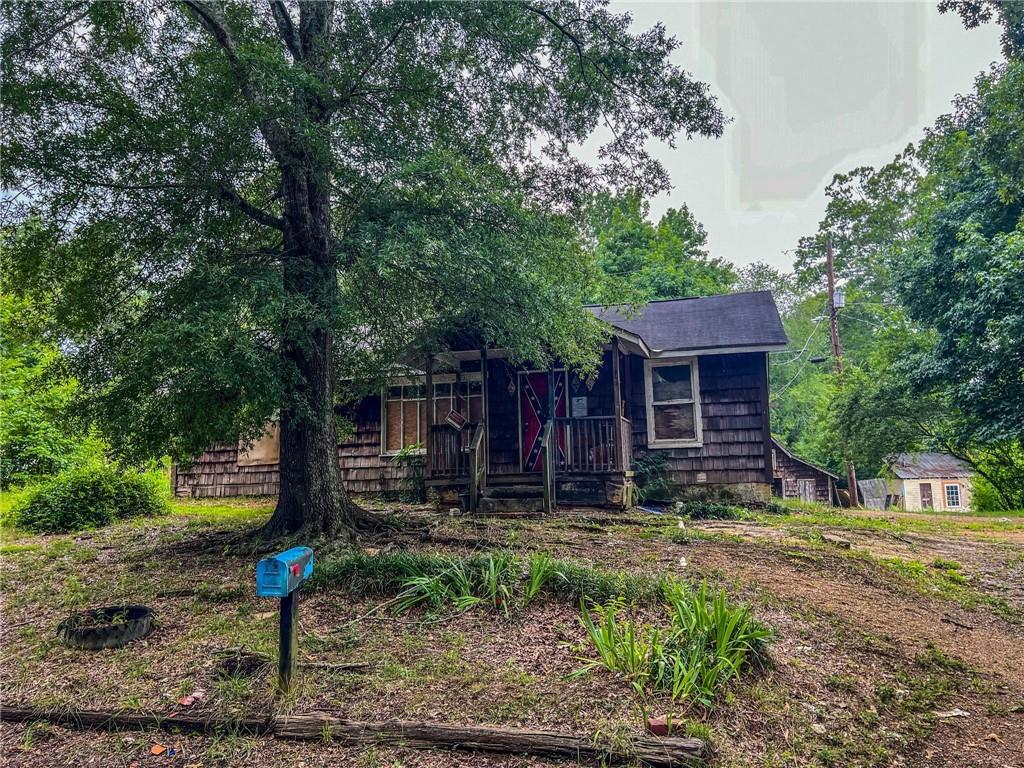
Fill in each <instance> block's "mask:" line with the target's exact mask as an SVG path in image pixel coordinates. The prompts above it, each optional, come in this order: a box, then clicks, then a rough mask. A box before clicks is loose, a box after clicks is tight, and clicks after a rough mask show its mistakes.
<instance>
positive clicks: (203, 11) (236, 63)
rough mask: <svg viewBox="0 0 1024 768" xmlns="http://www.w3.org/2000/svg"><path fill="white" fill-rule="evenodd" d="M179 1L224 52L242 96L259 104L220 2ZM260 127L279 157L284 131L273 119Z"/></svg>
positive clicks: (281, 152)
mask: <svg viewBox="0 0 1024 768" xmlns="http://www.w3.org/2000/svg"><path fill="white" fill-rule="evenodd" d="M181 2H182V5H184V6H185V7H186V8H188V9H189V10H190V11H191V12H192V14H193V15H194V16H195V17H196V18H197V19H198V20H199V23H200V24H201V25H202V27H203V29H205V30H206V31H207V32H209V33H210V36H211V37H213V39H214V40H215V41H216V42H217V44H218V45H219V46H220V48H221V50H222V51H224V55H225V56H226V57H227V60H228V65H229V66H230V67H231V72H232V74H233V75H234V76H235V80H236V81H237V82H238V87H239V89H240V90H241V91H242V95H243V96H245V98H246V100H248V101H249V103H251V104H253V105H255V106H260V105H261V104H262V102H263V99H262V97H261V94H260V93H259V91H258V90H257V89H256V86H255V85H254V84H253V82H252V79H251V78H250V77H249V70H248V67H247V66H246V65H245V64H244V63H243V62H242V59H241V57H239V55H238V46H237V44H236V43H235V40H234V38H232V37H231V31H230V30H229V29H228V24H227V19H226V18H225V17H224V12H223V8H222V6H221V4H220V3H219V2H207V1H206V0H181ZM259 128H260V132H261V133H262V134H263V138H264V139H266V141H267V144H268V145H270V149H271V151H272V152H274V154H275V155H277V156H278V159H281V158H282V157H283V155H284V151H285V148H286V145H287V140H288V137H287V134H286V133H285V131H284V130H283V129H282V128H281V126H279V125H278V124H277V123H276V122H274V121H273V120H260V121H259Z"/></svg>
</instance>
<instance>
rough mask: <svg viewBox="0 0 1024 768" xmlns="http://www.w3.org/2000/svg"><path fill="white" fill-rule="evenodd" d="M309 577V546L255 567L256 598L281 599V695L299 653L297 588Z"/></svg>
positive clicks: (260, 562)
mask: <svg viewBox="0 0 1024 768" xmlns="http://www.w3.org/2000/svg"><path fill="white" fill-rule="evenodd" d="M312 575H313V550H312V549H310V548H309V547H293V548H292V549H289V550H286V551H284V552H279V553H278V554H276V555H273V556H271V557H266V558H264V559H262V560H260V561H259V563H257V564H256V595H257V597H279V598H281V620H280V637H279V638H278V660H277V679H278V688H279V690H280V691H281V692H282V693H287V692H288V691H290V690H291V687H292V678H293V677H294V676H295V662H296V658H297V657H298V652H299V633H298V629H299V587H300V586H302V582H304V581H305V580H306V579H308V578H309V577H310V576H312Z"/></svg>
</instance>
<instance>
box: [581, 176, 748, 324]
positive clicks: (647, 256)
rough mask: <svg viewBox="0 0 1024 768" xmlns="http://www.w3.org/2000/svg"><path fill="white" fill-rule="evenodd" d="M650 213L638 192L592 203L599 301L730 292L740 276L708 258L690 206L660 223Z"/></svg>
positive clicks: (590, 237) (589, 234)
mask: <svg viewBox="0 0 1024 768" xmlns="http://www.w3.org/2000/svg"><path fill="white" fill-rule="evenodd" d="M649 214H650V206H649V204H648V202H647V201H646V200H645V199H644V198H643V196H642V195H641V194H640V192H639V191H637V190H632V191H629V192H625V193H623V194H621V195H612V194H609V193H607V192H603V193H599V194H597V195H595V196H594V197H593V199H592V200H591V201H590V204H589V207H588V209H587V220H586V233H585V234H586V244H587V247H588V248H589V250H590V251H591V252H592V253H593V256H594V260H595V262H596V266H597V268H598V269H599V270H600V279H599V280H598V281H597V283H596V285H595V286H594V288H593V290H592V295H591V299H592V300H593V301H595V302H598V303H605V304H628V303H639V302H643V301H650V300H653V299H676V298H682V297H685V296H708V295H712V294H719V293H728V292H729V290H730V289H731V288H732V286H733V284H734V283H735V282H736V273H735V272H733V269H732V267H731V265H730V264H729V263H728V262H725V261H723V260H721V259H714V258H711V257H710V256H709V255H708V251H707V232H705V230H704V227H703V225H702V224H701V223H700V222H699V221H697V219H696V218H695V217H694V216H693V214H692V213H691V212H690V210H689V208H687V207H686V206H685V205H684V206H683V207H682V208H670V209H668V210H667V211H666V212H665V213H664V215H663V216H662V217H661V218H660V219H659V220H658V222H657V224H654V223H652V222H651V221H650V219H649V218H648V217H649Z"/></svg>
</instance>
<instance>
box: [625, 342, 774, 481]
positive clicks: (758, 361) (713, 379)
mask: <svg viewBox="0 0 1024 768" xmlns="http://www.w3.org/2000/svg"><path fill="white" fill-rule="evenodd" d="M627 360H628V364H629V365H630V371H629V375H630V377H631V378H632V382H633V386H632V388H631V393H630V396H629V403H628V409H627V411H628V416H629V418H630V419H631V420H632V423H633V453H634V455H636V454H642V453H651V452H654V451H657V452H658V453H662V454H664V455H665V456H666V457H667V467H666V476H667V478H668V481H669V483H671V484H672V485H673V486H676V487H682V486H691V485H733V484H739V483H745V484H746V483H757V484H763V483H770V482H771V477H770V472H769V468H768V467H767V465H766V463H765V456H766V447H765V440H766V435H765V429H764V424H765V422H766V413H765V400H766V398H765V397H764V393H765V387H766V386H767V382H766V377H767V374H766V373H765V365H766V363H765V353H763V352H752V353H744V354H728V355H704V356H700V357H698V358H697V360H698V365H699V373H700V409H701V417H702V420H703V425H704V428H703V445H702V446H700V447H693V448H657V449H652V448H648V446H647V409H646V407H645V404H644V387H643V381H644V367H643V360H642V359H641V358H638V357H629V358H627Z"/></svg>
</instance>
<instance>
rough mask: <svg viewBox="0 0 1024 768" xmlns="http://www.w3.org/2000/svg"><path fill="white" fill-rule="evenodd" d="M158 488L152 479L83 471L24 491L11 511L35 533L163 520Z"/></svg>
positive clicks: (91, 468)
mask: <svg viewBox="0 0 1024 768" xmlns="http://www.w3.org/2000/svg"><path fill="white" fill-rule="evenodd" d="M160 483H161V479H160V478H159V477H157V476H156V475H155V473H151V474H144V473H140V472H134V471H126V472H121V471H118V470H117V469H115V468H114V467H112V466H110V465H107V464H90V465H86V466H83V467H79V468H77V469H72V470H67V471H65V472H61V473H60V474H59V475H57V476H56V477H54V478H53V479H51V480H49V481H47V482H45V483H42V484H40V485H38V486H36V487H35V488H33V489H32V490H31V491H29V492H28V493H27V494H26V495H25V496H24V497H23V498H22V499H21V500H20V501H19V504H18V506H17V507H16V508H15V510H14V515H15V521H16V522H17V524H18V526H19V527H22V528H26V529H28V530H30V531H35V532H36V533H64V532H68V531H78V530H81V529H83V528H95V527H98V526H102V525H108V524H109V523H112V522H114V521H115V520H124V519H127V518H131V517H142V516H149V515H160V514H164V513H165V512H167V502H166V500H165V499H164V495H163V492H162V491H161V488H160Z"/></svg>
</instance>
